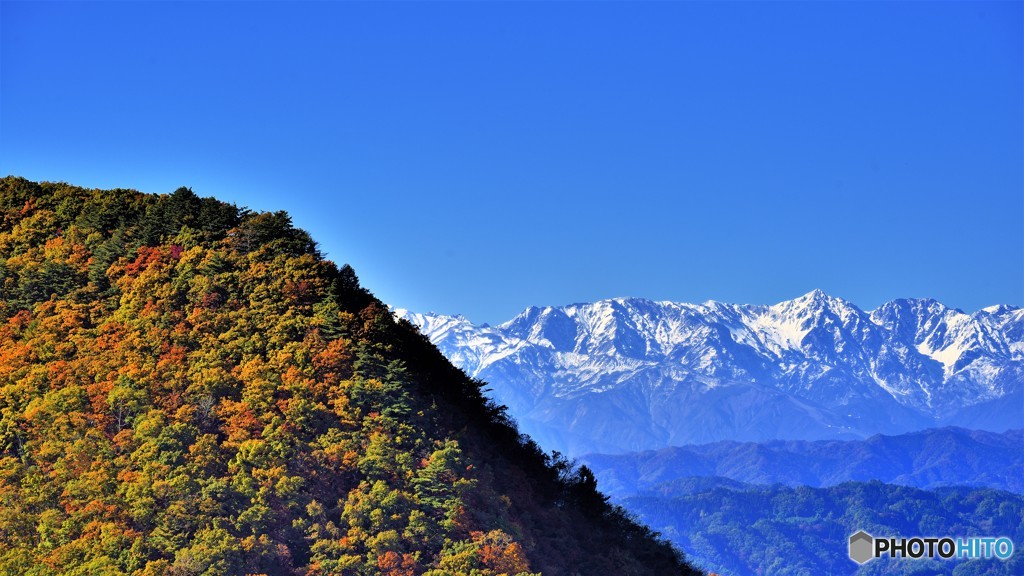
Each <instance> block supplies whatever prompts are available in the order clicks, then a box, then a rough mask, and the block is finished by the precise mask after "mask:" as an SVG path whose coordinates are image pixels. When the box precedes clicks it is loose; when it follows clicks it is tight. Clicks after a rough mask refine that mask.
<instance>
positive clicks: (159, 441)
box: [0, 177, 697, 576]
mask: <svg viewBox="0 0 1024 576" xmlns="http://www.w3.org/2000/svg"><path fill="white" fill-rule="evenodd" d="M385 220H386V219H385ZM385 220H382V221H381V231H382V233H383V232H386V221H385ZM538 572H539V573H543V574H546V575H552V576H558V575H570V574H572V575H575V574H581V575H600V574H637V575H640V574H658V575H660V574H681V575H685V574H697V571H696V570H694V569H692V568H691V567H690V566H688V565H687V564H685V563H684V562H683V560H682V558H681V556H680V554H679V553H678V552H677V551H676V550H674V549H673V548H672V547H671V546H670V545H669V544H668V543H666V542H664V541H663V540H660V539H659V538H657V537H655V535H654V534H652V532H651V531H650V530H649V529H647V528H645V527H643V526H640V525H638V524H636V523H634V522H633V521H632V520H630V519H629V518H628V517H627V516H626V515H625V514H624V513H623V512H622V510H621V509H619V508H617V507H614V506H612V505H610V504H608V503H607V501H606V497H605V496H603V495H602V494H600V493H599V492H597V491H596V481H595V479H594V477H593V474H592V473H591V472H590V471H589V470H588V469H587V468H585V467H582V468H575V467H573V466H572V465H571V464H570V463H569V462H568V461H566V460H565V459H562V458H558V457H554V456H546V455H545V454H544V453H543V452H541V450H540V449H539V448H538V447H537V445H536V444H534V443H533V442H532V441H530V440H529V439H528V438H526V437H525V436H523V435H521V434H520V433H519V431H518V430H517V429H516V428H515V426H514V425H513V424H512V423H511V421H510V419H509V418H508V416H507V415H506V414H505V413H504V411H503V409H502V408H500V407H498V406H496V405H495V404H493V403H491V402H489V401H488V400H486V399H485V397H484V395H483V394H482V392H481V390H480V387H479V383H478V382H475V381H473V380H471V379H469V378H468V377H466V375H465V374H464V373H463V372H461V371H460V370H459V369H457V368H455V367H453V366H452V365H451V364H450V363H449V362H448V361H447V360H446V359H445V358H444V357H443V356H442V355H441V354H440V353H439V352H438V351H437V349H436V348H435V347H434V346H432V345H431V344H430V343H429V341H427V340H426V339H425V338H424V337H423V336H422V335H421V334H419V333H418V332H417V331H416V330H414V329H413V328H412V327H411V326H409V325H408V324H406V323H400V322H395V321H394V319H393V317H392V314H391V313H390V312H389V311H388V310H387V308H386V307H385V306H384V305H383V304H382V303H381V302H380V301H379V300H377V299H376V298H375V297H374V296H373V295H372V294H370V293H369V292H368V291H366V290H365V289H364V288H362V287H361V286H360V285H359V282H358V280H357V278H356V276H355V274H354V272H353V271H352V269H351V268H349V267H347V266H344V267H341V268H339V267H337V266H336V265H335V264H334V263H332V262H329V261H327V260H325V259H324V258H323V257H322V256H321V254H320V253H319V252H318V251H317V249H316V245H315V242H314V241H313V239H312V238H311V237H310V236H309V235H308V234H307V233H306V232H304V231H302V230H298V229H296V228H294V227H293V226H292V225H291V221H290V219H289V218H288V216H287V214H285V213H283V212H274V213H253V212H249V211H247V210H241V209H238V208H237V207H235V206H232V205H229V204H225V203H223V202H219V201H217V200H215V199H212V198H199V197H197V196H196V195H195V194H193V193H192V192H191V190H188V189H185V188H182V189H179V190H177V191H176V192H174V193H173V194H164V195H149V194H141V193H139V192H136V191H132V190H122V189H118V190H86V189H82V188H78V187H74V186H69V185H67V184H53V183H42V184H37V183H33V182H29V181H27V180H24V179H21V178H14V177H7V178H4V179H0V573H2V574H68V575H86V574H89V575H92V574H104V575H112V576H113V575H128V574H131V575H135V576H158V575H162V576H185V575H189V576H191V575H197V576H198V575H200V574H201V575H204V576H218V575H236V574H269V575H298V574H304V575H307V576H316V575H327V574H346V575H363V576H369V575H384V576H411V575H413V574H423V575H429V576H454V575H456V574H477V575H480V576H499V575H506V576H513V575H515V576H529V575H531V574H537V573H538Z"/></svg>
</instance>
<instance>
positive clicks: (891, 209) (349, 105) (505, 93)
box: [0, 0, 1024, 322]
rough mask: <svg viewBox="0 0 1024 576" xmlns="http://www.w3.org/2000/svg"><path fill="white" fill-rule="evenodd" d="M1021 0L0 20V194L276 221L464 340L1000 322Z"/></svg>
mask: <svg viewBox="0 0 1024 576" xmlns="http://www.w3.org/2000/svg"><path fill="white" fill-rule="evenodd" d="M1021 6H1022V4H1021V3H1020V2H1007V3H983V2H964V3H950V2H944V3H932V2H912V3H905V4H902V3H893V2H870V3H832V2H828V3H796V2H785V3H778V4H770V3H756V4H743V3H724V4H723V3H714V4H711V3H707V4H706V3H644V4H638V3H593V4H591V3H577V2H564V3H556V4H546V3H488V4H478V3H461V2H451V3H438V4H423V3H389V4H376V3H373V4H371V3H344V4H337V3H324V2H318V3H310V4H296V3H287V4H276V3H251V4H250V3H236V2H225V3H191V2H186V3H153V2H140V3H100V4H89V3H82V2H73V3H49V2H45V3H17V2H10V1H6V0H5V1H4V2H2V3H0V10H2V15H0V17H2V23H0V27H2V30H0V31H2V40H0V42H2V46H0V47H2V62H0V64H2V69H0V81H2V85H0V95H2V100H0V108H2V110H0V173H4V174H17V175H22V176H25V177H27V178H30V179H34V180H63V181H67V182H71V183H74V184H79V185H85V186H95V187H130V188H137V189H140V190H143V191H147V192H170V191H172V190H174V189H175V188H177V187H178V186H190V187H191V188H192V189H193V190H194V191H195V192H196V193H198V194H199V195H201V196H211V195H212V196H217V197H220V198H223V199H226V200H230V201H233V202H236V203H238V204H240V205H245V206H249V207H251V208H254V209H264V210H269V209H286V210H288V211H289V212H290V213H291V214H292V215H293V217H294V220H295V222H296V223H297V224H298V225H300V226H302V227H304V228H306V229H308V230H310V231H311V232H312V233H313V234H314V236H315V237H316V238H317V239H318V240H319V242H320V243H321V247H322V249H323V250H324V251H325V252H326V253H327V254H328V255H329V256H330V257H331V258H332V259H334V260H336V261H338V262H348V263H351V264H352V265H353V266H354V267H355V268H356V271H357V273H358V274H359V275H360V277H361V278H362V280H363V283H364V284H365V285H366V286H368V287H369V288H370V289H371V290H373V291H374V292H375V293H376V294H377V295H378V296H380V297H381V298H382V299H383V300H384V301H386V302H388V303H390V304H393V305H396V306H400V307H406V308H411V309H414V310H419V311H428V310H434V311H438V312H448V313H454V312H461V313H464V314H466V315H467V316H468V317H469V318H471V319H473V320H475V321H489V322H494V321H501V320H504V319H507V318H509V317H511V316H512V315H514V314H515V313H517V312H518V311H519V310H521V309H522V308H524V307H526V306H528V305H548V304H552V305H555V304H566V303H571V302H581V301H590V300H595V299H599V298H606V297H614V296H642V297H647V298H652V299H659V300H660V299H671V300H679V301H691V302H699V301H704V300H707V299H716V300H723V301H729V302H748V303H773V302H777V301H780V300H783V299H788V298H792V297H794V296H797V295H800V294H802V293H805V292H807V291H809V290H811V289H813V288H821V289H823V290H825V291H826V292H829V293H831V294H834V295H838V296H842V297H844V298H847V299H849V300H851V301H853V302H855V303H857V304H858V305H860V306H861V307H863V308H872V307H874V306H877V305H878V304H880V303H882V302H884V301H886V300H889V299H892V298H897V297H916V296H931V297H935V298H938V299H940V300H942V301H944V302H946V303H947V304H950V305H952V306H956V307H960V308H962V309H965V310H967V311H973V310H975V309H977V308H979V307H982V306H986V305H989V304H994V303H1010V304H1017V305H1021V304H1024V115H1022V107H1024V94H1022V70H1024V64H1022V53H1024V47H1022V11H1021Z"/></svg>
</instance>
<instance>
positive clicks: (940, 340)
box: [395, 290, 1024, 452]
mask: <svg viewBox="0 0 1024 576" xmlns="http://www.w3.org/2000/svg"><path fill="white" fill-rule="evenodd" d="M395 314H396V316H398V317H401V318H405V319H407V320H409V321H410V322H413V323H414V324H417V325H418V326H420V327H421V330H422V331H423V332H424V334H426V335H427V336H428V337H429V338H430V339H431V341H433V342H434V343H435V344H436V345H437V346H438V348H439V349H440V350H441V351H442V353H444V354H445V355H446V356H448V358H449V359H451V360H452V362H453V363H455V364H456V365H458V366H459V367H461V368H462V369H464V370H465V371H466V372H467V373H469V374H470V375H472V376H474V377H477V378H480V379H483V380H485V381H487V382H488V383H489V385H490V386H491V387H492V389H493V390H494V394H495V399H496V400H497V401H499V402H500V403H502V404H505V405H507V406H508V407H509V409H510V413H511V414H512V415H513V416H514V417H516V418H517V419H518V420H519V421H520V422H521V423H522V424H523V426H524V428H525V429H526V430H527V431H528V432H530V433H531V434H532V435H534V436H535V437H536V438H538V439H546V441H547V444H546V445H547V446H550V447H551V448H556V449H564V450H567V451H569V452H573V451H574V449H575V448H579V449H581V450H583V449H585V450H598V451H600V450H606V451H607V450H617V449H639V448H648V447H654V446H658V445H665V444H664V443H673V442H674V443H681V442H701V441H711V440H717V439H746V440H752V439H763V438H772V437H791V438H834V437H846V436H863V435H866V434H871V433H877V432H885V433H896V432H900V431H906V430H908V429H914V427H915V426H918V425H920V426H927V425H935V424H936V423H960V424H963V425H969V426H974V427H981V428H984V427H986V426H990V427H992V428H991V429H993V430H995V429H998V428H999V426H1002V424H1005V423H1010V424H1013V425H1014V426H1018V427H1019V426H1020V425H1021V424H1022V422H1021V420H1024V414H1022V412H1024V410H1021V409H1020V400H1021V397H1022V395H1024V384H1022V383H1024V310H1022V309H1020V308H1017V307H1013V306H993V307H989V308H986V309H984V310H980V311H978V312H976V313H974V314H966V313H964V312H962V311H960V310H956V309H954V308H950V307H948V306H946V305H944V304H942V303H941V302H938V301H936V300H932V299H926V298H925V299H900V300H894V301H892V302H888V303H886V304H884V305H882V306H880V307H879V308H878V309H876V310H874V311H871V312H866V311H864V310H862V309H860V308H858V307H857V306H856V305H854V304H852V303H850V302H848V301H846V300H844V299H842V298H836V297H833V296H830V295H828V294H826V293H824V292H822V291H821V290H814V291H812V292H809V293H807V294H805V295H803V296H800V297H798V298H794V299H792V300H787V301H784V302H779V303H778V304H774V305H770V306H763V305H746V304H727V303H722V302H715V301H708V302H704V303H703V304H686V303H677V302H666V301H662V302H655V301H651V300H646V299H642V298H613V299H608V300H601V301H598V302H593V303H582V304H572V305H568V306H557V307H553V306H547V307H531V308H528V309H526V310H524V311H523V312H522V313H521V314H519V315H517V316H516V317H515V318H513V319H511V320H509V321H508V322H505V323H503V324H500V325H498V326H493V327H491V326H486V325H474V324H472V323H471V322H469V321H468V320H467V319H465V318H463V317H461V316H443V315H433V314H415V313H411V312H408V311H404V310H396V311H395ZM542 444H545V443H543V442H542Z"/></svg>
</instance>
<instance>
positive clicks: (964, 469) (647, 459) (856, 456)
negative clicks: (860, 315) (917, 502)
mask: <svg viewBox="0 0 1024 576" xmlns="http://www.w3.org/2000/svg"><path fill="white" fill-rule="evenodd" d="M580 461H581V462H582V463H584V464H586V465H587V466H588V467H589V468H590V469H591V470H593V472H594V476H596V477H597V479H598V484H599V486H601V488H602V490H604V491H605V492H606V493H608V494H611V495H612V496H618V497H622V496H626V495H633V494H637V493H640V492H644V491H649V490H652V489H654V487H655V486H656V485H658V484H663V483H665V482H671V481H675V480H677V479H680V478H688V477H696V476H711V477H720V478H727V479H730V480H734V481H738V482H744V483H749V484H785V485H788V486H815V487H827V486H834V485H836V484H840V483H843V482H848V481H867V480H880V481H882V482H885V483H888V484H900V485H907V486H914V487H917V488H939V487H944V486H978V487H986V488H994V489H999V490H1007V491H1011V492H1017V493H1024V430H1014V431H1009V432H1004V433H1002V434H997V433H993V432H982V431H973V430H964V429H962V428H952V427H950V428H940V429H931V430H925V431H922V432H913V433H909V434H903V435H899V436H882V435H875V436H872V437H870V438H868V439H867V440H849V441H840V440H819V441H814V442H812V441H803V440H789V441H782V440H773V441H768V442H761V443H754V442H716V443H713V444H704V445H699V446H681V447H671V448H662V449H660V450H656V451H647V452H637V453H631V454H616V455H605V454H588V455H585V456H583V457H581V458H580Z"/></svg>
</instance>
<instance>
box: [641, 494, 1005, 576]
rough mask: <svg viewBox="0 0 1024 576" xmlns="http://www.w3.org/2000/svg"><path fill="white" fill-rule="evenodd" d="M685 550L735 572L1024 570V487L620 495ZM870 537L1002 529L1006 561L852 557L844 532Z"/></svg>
mask: <svg viewBox="0 0 1024 576" xmlns="http://www.w3.org/2000/svg"><path fill="white" fill-rule="evenodd" d="M622 502H623V504H624V505H625V506H628V507H629V508H630V510H632V511H634V512H635V513H636V514H637V517H638V518H640V519H641V520H643V521H644V522H647V523H648V524H650V525H651V526H653V527H654V528H656V529H658V530H660V531H662V533H664V534H665V535H667V536H668V537H669V538H671V539H672V541H674V542H676V543H677V544H679V545H680V546H681V547H683V548H685V549H686V550H688V551H690V558H691V559H692V561H693V562H695V563H697V564H698V565H700V566H702V567H703V568H705V569H707V570H709V571H714V572H718V573H721V574H730V575H733V576H758V575H763V574H771V575H772V576H811V575H818V574H833V575H837V576H839V575H851V576H852V575H858V576H868V575H882V574H884V575H887V576H904V575H906V576H909V575H912V574H913V575H924V574H927V575H928V576H937V575H949V576H981V575H987V576H1011V575H1017V574H1022V573H1024V555H1022V554H1021V553H1020V549H1021V547H1022V546H1024V525H1022V523H1021V518H1022V517H1024V496H1021V495H1020V494H1011V493H1009V492H1002V491H999V490H991V489H976V488H965V487H950V488H941V489H937V490H920V489H917V488H911V487H907V486H893V485H889V484H883V483H881V482H846V483H843V484H839V485H837V486H832V487H829V488H808V487H796V488H793V487H788V486H782V485H775V486H749V485H743V484H739V483H735V482H733V481H718V482H716V481H714V480H712V479H707V478H704V479H697V480H691V479H680V480H677V481H675V482H672V483H666V484H662V485H659V486H656V487H654V488H653V489H652V490H650V491H648V492H646V493H644V494H641V495H637V496H633V497H629V498H626V499H625V500H623V501H622ZM858 530H865V531H867V532H868V533H869V534H873V535H876V536H893V537H907V538H911V537H914V536H933V537H944V536H950V537H965V536H991V537H1002V536H1005V537H1008V538H1010V539H1011V540H1012V541H1013V542H1014V547H1015V550H1016V551H1015V552H1014V554H1013V556H1011V557H1010V558H1009V559H1008V560H998V559H995V558H991V559H976V560H969V561H963V560H955V559H954V560H939V559H935V560H930V559H916V560H912V559H892V558H887V557H882V558H878V559H875V560H871V561H869V562H868V563H866V564H864V565H863V566H858V565H857V564H855V563H854V562H853V561H852V560H850V558H849V557H848V556H847V541H848V540H847V539H848V538H849V536H850V535H851V534H853V533H855V532H857V531H858Z"/></svg>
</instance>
